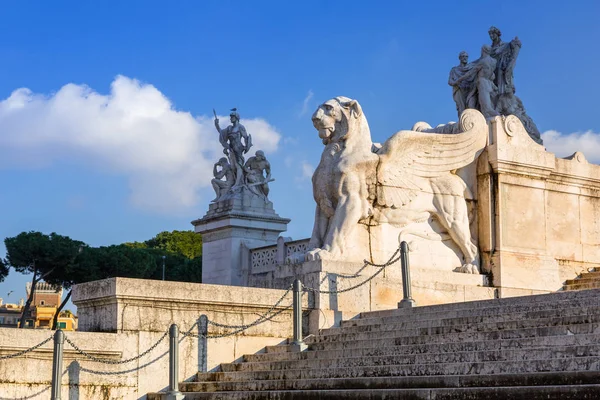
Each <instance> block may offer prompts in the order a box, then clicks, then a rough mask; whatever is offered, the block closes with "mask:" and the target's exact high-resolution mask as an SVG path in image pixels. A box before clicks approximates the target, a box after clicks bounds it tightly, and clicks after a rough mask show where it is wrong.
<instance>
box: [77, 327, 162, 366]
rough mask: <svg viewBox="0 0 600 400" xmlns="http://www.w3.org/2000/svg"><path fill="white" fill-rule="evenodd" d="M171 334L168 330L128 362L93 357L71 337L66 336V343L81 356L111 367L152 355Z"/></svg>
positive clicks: (127, 361)
mask: <svg viewBox="0 0 600 400" xmlns="http://www.w3.org/2000/svg"><path fill="white" fill-rule="evenodd" d="M168 334H169V331H168V330H167V331H166V332H165V333H164V334H163V335H162V336H161V337H160V339H158V340H157V341H156V343H154V344H153V345H152V346H151V347H150V348H149V349H148V350H146V351H144V352H143V353H140V354H138V355H137V356H135V357H131V358H128V359H127V360H120V361H117V360H108V359H106V358H98V357H95V356H93V355H91V354H90V353H87V352H86V351H84V350H82V349H80V348H79V347H78V346H77V345H76V344H75V343H73V342H72V341H71V340H70V339H69V337H68V336H67V335H65V341H66V342H67V343H69V344H70V345H71V347H72V348H74V349H75V351H77V352H78V353H79V354H81V355H82V356H84V357H86V358H88V359H90V360H92V361H95V362H99V363H103V364H111V365H118V364H127V363H129V362H131V361H135V360H139V359H140V358H142V357H144V356H145V355H147V354H148V353H150V352H151V351H152V350H154V349H155V348H156V347H157V346H158V345H159V344H160V343H161V342H162V341H163V340H165V338H166V337H167V335H168Z"/></svg>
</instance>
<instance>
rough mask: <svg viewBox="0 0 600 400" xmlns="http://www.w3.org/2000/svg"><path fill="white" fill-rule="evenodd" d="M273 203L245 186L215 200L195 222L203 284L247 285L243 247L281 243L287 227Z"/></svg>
mask: <svg viewBox="0 0 600 400" xmlns="http://www.w3.org/2000/svg"><path fill="white" fill-rule="evenodd" d="M289 222H290V220H289V219H288V218H281V217H280V216H279V215H277V213H275V210H273V203H272V202H270V201H269V200H266V199H263V198H261V197H259V196H257V195H255V194H254V193H252V192H250V191H249V190H248V189H247V188H246V187H241V188H240V189H239V191H237V192H236V193H234V195H233V196H231V197H230V198H228V199H225V200H222V201H219V202H215V203H211V204H210V206H209V210H208V212H207V213H206V215H205V216H204V217H202V218H201V219H197V220H195V221H192V225H194V228H195V231H196V233H200V234H202V283H212V284H220V285H234V286H240V285H246V284H247V282H246V280H247V272H244V271H242V262H241V249H242V248H243V247H246V248H254V247H261V246H267V245H271V244H275V243H277V238H278V237H279V234H280V233H281V232H284V231H286V230H287V224H288V223H289Z"/></svg>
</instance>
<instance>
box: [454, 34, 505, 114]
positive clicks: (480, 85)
mask: <svg viewBox="0 0 600 400" xmlns="http://www.w3.org/2000/svg"><path fill="white" fill-rule="evenodd" d="M491 52H492V48H491V47H490V46H488V45H487V44H484V45H483V46H482V47H481V57H480V58H479V59H478V60H477V61H475V62H474V63H473V64H472V67H471V69H470V70H469V71H468V72H467V73H466V74H464V75H463V76H462V77H460V78H458V79H457V80H456V84H458V85H460V84H461V83H462V82H464V81H466V80H468V79H474V82H475V87H474V89H476V90H472V91H471V92H470V93H469V95H468V96H467V107H468V108H477V109H479V111H481V113H482V114H483V116H484V117H486V118H491V117H495V116H498V115H500V114H499V113H498V112H497V111H496V109H495V107H494V103H495V102H496V97H497V93H498V88H497V87H496V85H495V84H494V71H495V69H496V60H494V59H493V58H492V57H491V56H490V53H491Z"/></svg>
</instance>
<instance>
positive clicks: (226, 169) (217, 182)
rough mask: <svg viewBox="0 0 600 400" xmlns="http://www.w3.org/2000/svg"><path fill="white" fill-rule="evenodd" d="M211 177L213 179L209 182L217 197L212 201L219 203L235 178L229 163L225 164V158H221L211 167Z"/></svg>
mask: <svg viewBox="0 0 600 400" xmlns="http://www.w3.org/2000/svg"><path fill="white" fill-rule="evenodd" d="M213 175H214V176H215V178H214V179H213V180H212V181H211V184H212V187H213V189H215V193H216V194H217V197H215V199H214V200H213V202H215V201H219V200H220V199H221V198H222V197H223V196H224V195H225V194H227V192H228V191H229V189H231V188H232V187H233V183H234V182H235V176H234V174H233V169H232V168H231V165H230V164H229V162H227V158H225V157H221V159H220V160H219V161H218V162H217V163H215V165H214V166H213ZM223 178H225V180H223Z"/></svg>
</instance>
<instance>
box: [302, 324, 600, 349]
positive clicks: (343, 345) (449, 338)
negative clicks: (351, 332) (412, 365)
mask: <svg viewBox="0 0 600 400" xmlns="http://www.w3.org/2000/svg"><path fill="white" fill-rule="evenodd" d="M589 334H600V324H577V325H562V326H550V327H537V328H529V329H516V330H505V331H482V332H478V331H475V332H466V333H465V332H456V333H448V334H437V335H419V334H417V335H414V336H400V335H397V337H394V336H389V337H386V338H382V339H372V338H369V337H367V338H366V339H362V340H352V341H343V340H337V341H328V342H322V341H319V340H318V337H315V338H314V339H313V338H307V339H306V340H305V341H306V342H307V343H308V342H309V341H310V342H311V343H310V344H309V348H310V349H311V350H315V351H316V350H340V349H356V348H372V347H386V346H401V345H416V344H425V343H449V342H476V341H485V340H500V339H517V338H535V337H540V336H563V335H589Z"/></svg>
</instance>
